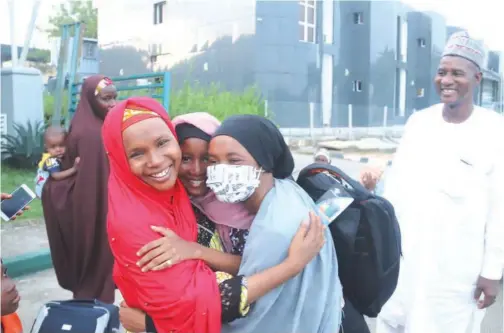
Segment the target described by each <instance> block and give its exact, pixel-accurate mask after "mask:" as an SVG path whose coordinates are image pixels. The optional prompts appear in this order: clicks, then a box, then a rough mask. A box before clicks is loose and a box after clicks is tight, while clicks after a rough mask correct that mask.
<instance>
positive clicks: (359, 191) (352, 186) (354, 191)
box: [298, 163, 373, 201]
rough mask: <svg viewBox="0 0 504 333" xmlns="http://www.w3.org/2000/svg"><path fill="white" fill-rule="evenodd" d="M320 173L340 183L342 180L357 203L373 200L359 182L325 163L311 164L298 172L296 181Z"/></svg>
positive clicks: (370, 194) (371, 195)
mask: <svg viewBox="0 0 504 333" xmlns="http://www.w3.org/2000/svg"><path fill="white" fill-rule="evenodd" d="M321 172H328V173H329V174H330V175H331V176H332V177H334V178H336V180H338V181H339V182H340V183H342V181H341V180H343V181H344V182H345V183H346V184H348V187H349V188H348V187H347V189H348V191H349V192H350V194H351V195H352V196H353V197H354V199H355V200H357V201H363V200H368V199H370V198H373V194H372V193H371V192H370V191H369V190H368V189H366V188H365V187H364V185H362V184H361V183H360V182H358V181H356V180H355V179H353V178H351V177H350V176H348V175H347V174H346V173H345V172H343V171H342V170H341V169H340V168H338V167H336V166H334V165H331V164H325V163H312V164H310V165H308V166H306V167H305V168H303V170H301V171H300V172H299V176H298V179H300V178H304V177H309V176H312V175H315V174H318V173H321Z"/></svg>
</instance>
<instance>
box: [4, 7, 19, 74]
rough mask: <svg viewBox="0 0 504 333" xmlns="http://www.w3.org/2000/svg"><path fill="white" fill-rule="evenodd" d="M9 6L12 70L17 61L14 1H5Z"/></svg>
mask: <svg viewBox="0 0 504 333" xmlns="http://www.w3.org/2000/svg"><path fill="white" fill-rule="evenodd" d="M7 3H8V5H9V18H10V20H9V21H10V33H11V61H12V68H14V67H17V61H18V47H17V42H16V33H15V31H16V30H15V26H16V24H15V15H14V14H15V13H16V11H15V8H14V0H8V1H7Z"/></svg>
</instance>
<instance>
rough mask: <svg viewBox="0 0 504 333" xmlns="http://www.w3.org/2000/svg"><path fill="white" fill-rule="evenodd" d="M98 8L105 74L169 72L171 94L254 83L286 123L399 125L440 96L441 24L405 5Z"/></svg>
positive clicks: (128, 0) (122, 4)
mask: <svg viewBox="0 0 504 333" xmlns="http://www.w3.org/2000/svg"><path fill="white" fill-rule="evenodd" d="M95 5H96V6H97V9H98V39H99V43H100V47H101V51H100V72H101V73H103V74H106V75H110V76H117V75H126V76H128V75H134V74H141V73H145V72H149V71H165V70H166V71H170V72H171V73H172V77H173V87H174V89H177V88H178V87H181V86H182V85H183V84H185V83H190V84H194V83H196V82H197V83H198V84H201V85H209V84H215V83H218V84H219V85H220V86H221V87H222V88H223V89H226V90H230V91H243V90H244V89H245V88H246V87H249V86H255V87H257V89H258V92H259V93H260V94H261V95H262V96H263V98H264V99H265V100H267V105H268V112H269V114H270V115H272V117H273V118H274V119H275V121H276V122H277V123H278V124H279V125H280V126H281V127H285V128H306V127H308V126H309V124H310V122H312V123H313V124H314V126H315V127H333V128H334V127H348V126H353V127H368V126H383V125H394V124H404V123H405V121H406V119H407V117H408V116H409V115H410V114H411V113H412V112H414V110H419V109H422V108H425V107H427V106H429V105H432V104H434V103H436V102H437V101H439V99H438V97H437V94H436V92H435V90H434V88H433V84H432V78H433V76H434V74H435V72H436V69H437V66H438V64H439V60H440V57H441V52H442V49H443V47H444V43H445V42H446V35H447V27H446V24H445V21H444V18H443V17H442V16H440V15H438V14H436V13H419V12H415V11H413V10H412V9H411V8H408V7H407V6H405V5H404V4H402V3H400V2H399V1H314V0H301V1H257V0H240V1H211V0H194V1H160V0H123V1H119V0H107V1H99V2H98V1H96V2H95ZM115 17H121V20H116V19H114V18H115ZM112 21H113V22H114V24H110V23H109V22H112ZM132 22H134V23H132Z"/></svg>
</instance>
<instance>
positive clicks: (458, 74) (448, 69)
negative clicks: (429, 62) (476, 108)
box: [434, 56, 481, 105]
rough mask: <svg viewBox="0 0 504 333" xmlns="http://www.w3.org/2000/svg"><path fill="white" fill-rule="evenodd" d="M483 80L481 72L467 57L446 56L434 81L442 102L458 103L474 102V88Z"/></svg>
mask: <svg viewBox="0 0 504 333" xmlns="http://www.w3.org/2000/svg"><path fill="white" fill-rule="evenodd" d="M480 81H481V72H480V71H479V70H478V68H477V67H476V65H474V64H473V63H472V62H470V61H469V60H467V59H464V58H461V57H456V56H445V57H443V58H442V59H441V62H440V64H439V68H438V71H437V74H436V76H435V78H434V83H435V86H436V89H437V92H438V94H439V96H440V97H441V102H442V103H444V104H450V105H457V104H463V103H471V104H472V102H473V91H474V88H475V87H476V86H477V85H478V84H479V83H480Z"/></svg>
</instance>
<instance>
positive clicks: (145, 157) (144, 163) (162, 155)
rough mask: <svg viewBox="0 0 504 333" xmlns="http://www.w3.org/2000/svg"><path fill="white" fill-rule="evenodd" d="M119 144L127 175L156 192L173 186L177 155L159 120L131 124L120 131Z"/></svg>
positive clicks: (176, 172) (178, 161)
mask: <svg viewBox="0 0 504 333" xmlns="http://www.w3.org/2000/svg"><path fill="white" fill-rule="evenodd" d="M123 145H124V149H125V153H126V158H127V159H128V163H129V166H130V169H131V172H132V173H133V174H134V175H135V176H137V177H138V178H140V179H142V180H143V181H144V182H145V183H146V184H148V185H150V186H152V187H154V188H155V189H157V190H158V191H166V190H169V189H170V188H172V187H173V186H174V185H175V182H176V180H177V176H178V170H179V167H180V160H181V152H180V147H179V145H178V142H177V140H176V139H175V137H174V135H173V134H172V132H171V131H170V129H169V128H168V125H167V124H166V123H165V122H164V120H163V119H161V118H150V119H146V120H142V121H140V122H138V123H135V124H133V125H131V126H129V127H128V128H126V129H125V130H124V131H123Z"/></svg>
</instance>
